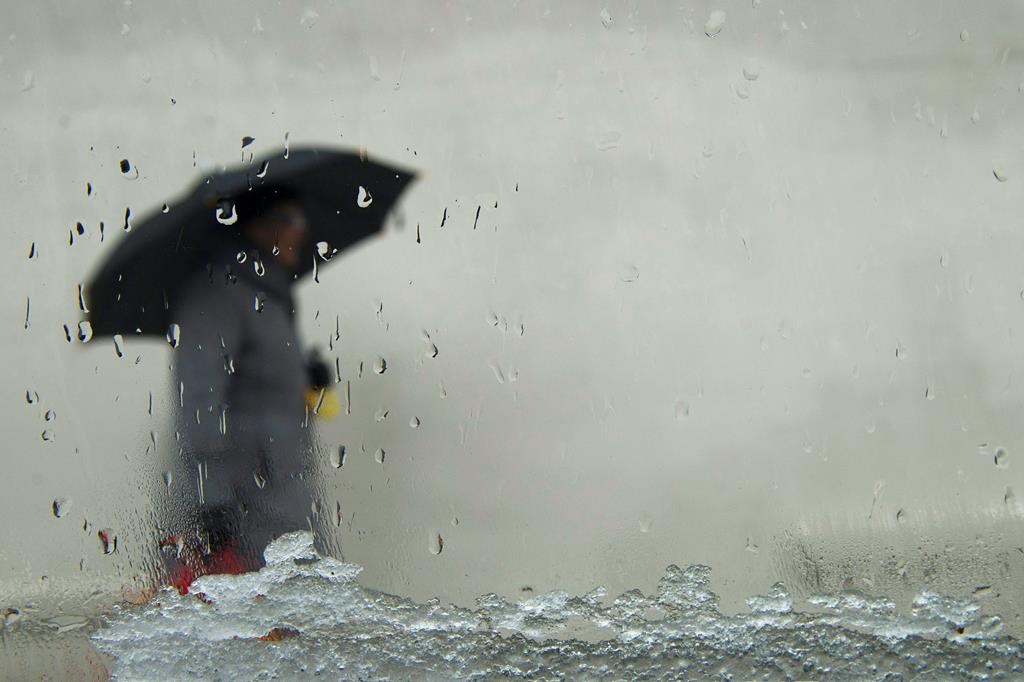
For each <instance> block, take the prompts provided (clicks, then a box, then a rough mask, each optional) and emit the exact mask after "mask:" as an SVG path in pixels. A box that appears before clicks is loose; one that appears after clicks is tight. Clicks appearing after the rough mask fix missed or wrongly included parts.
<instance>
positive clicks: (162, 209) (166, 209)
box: [160, 204, 171, 213]
mask: <svg viewBox="0 0 1024 682" xmlns="http://www.w3.org/2000/svg"><path fill="white" fill-rule="evenodd" d="M160 212H161V213H170V212H171V207H170V206H168V205H167V204H164V205H163V206H161V207H160Z"/></svg>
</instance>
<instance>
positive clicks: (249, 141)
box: [242, 135, 256, 149]
mask: <svg viewBox="0 0 1024 682" xmlns="http://www.w3.org/2000/svg"><path fill="white" fill-rule="evenodd" d="M255 141H256V138H255V137H249V136H248V135H246V136H245V137H243V138H242V149H245V148H246V147H248V146H249V145H251V144H252V143H253V142H255Z"/></svg>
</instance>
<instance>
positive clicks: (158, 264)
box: [85, 148, 415, 336]
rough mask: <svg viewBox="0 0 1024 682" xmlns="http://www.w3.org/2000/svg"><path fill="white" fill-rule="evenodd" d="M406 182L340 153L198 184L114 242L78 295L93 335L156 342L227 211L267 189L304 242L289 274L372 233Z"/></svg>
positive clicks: (239, 170) (406, 177)
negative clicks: (293, 209)
mask: <svg viewBox="0 0 1024 682" xmlns="http://www.w3.org/2000/svg"><path fill="white" fill-rule="evenodd" d="M414 177H415V176H414V174H413V173H412V172H410V171H407V170H402V169H398V168H394V167H391V166H389V165H386V164H383V163H379V162H376V161H373V160H370V159H367V158H366V156H365V155H364V154H359V153H356V152H351V151H347V150H337V149H325V148H305V149H292V150H290V151H288V150H281V151H279V152H276V153H274V154H271V155H269V156H267V157H264V158H261V159H256V160H253V161H252V162H251V163H249V164H246V165H243V166H240V167H236V168H232V169H229V170H227V171H225V172H222V173H216V174H212V175H209V176H207V177H204V178H202V179H200V180H199V182H197V183H196V185H195V186H194V187H193V189H192V191H191V192H189V193H188V194H186V195H184V196H183V197H182V198H181V199H180V200H179V201H177V202H175V203H173V204H169V205H168V206H166V207H165V208H164V209H161V210H158V211H156V212H154V213H153V214H152V215H149V216H147V217H146V218H145V219H144V220H143V221H142V222H141V223H140V224H139V225H137V226H135V227H133V228H132V229H131V231H130V232H129V233H128V234H127V235H126V236H125V237H124V238H123V239H121V240H120V241H119V242H118V243H117V245H116V247H114V249H113V251H112V252H111V253H110V254H109V256H108V257H107V259H106V260H105V261H104V262H103V263H102V264H101V266H100V268H99V270H98V271H97V272H96V274H95V275H94V276H93V277H92V279H91V280H90V281H89V282H88V284H87V286H86V290H85V293H86V300H87V301H88V303H89V314H88V319H89V322H90V324H91V325H92V331H93V334H96V335H101V336H102V335H112V334H119V333H120V334H131V333H140V334H147V335H154V334H155V335H163V334H165V333H167V330H168V326H169V325H170V323H171V322H172V320H171V319H170V317H169V310H170V304H171V302H172V301H173V300H174V296H175V293H176V291H177V288H178V286H179V285H180V283H181V282H182V281H183V280H184V279H185V278H186V277H187V276H188V275H189V274H191V273H192V272H194V271H195V270H196V269H197V268H200V267H202V266H203V265H204V264H205V263H207V262H208V259H209V258H210V257H211V256H212V253H213V251H214V249H215V245H218V244H221V243H223V238H225V237H227V236H228V235H230V234H232V233H237V229H236V228H235V227H232V226H231V225H229V223H231V222H232V221H233V220H238V219H244V218H245V216H238V215H236V214H235V210H234V202H236V201H238V202H244V201H245V198H246V197H247V196H251V194H252V193H254V192H260V191H262V190H264V189H266V188H271V187H281V188H286V189H287V190H289V193H293V194H295V195H297V198H298V201H299V203H301V205H302V207H303V210H304V211H305V214H306V219H307V222H308V225H309V239H308V241H307V243H306V246H305V249H304V253H303V254H302V267H301V268H300V270H299V272H298V273H297V274H299V275H302V274H306V273H308V272H309V271H310V270H312V269H313V267H314V259H317V258H318V259H320V261H321V263H322V262H323V261H325V260H327V259H329V258H330V257H331V256H333V255H335V254H336V253H338V252H340V251H342V250H343V249H345V248H348V247H349V246H351V245H353V244H355V243H356V242H359V241H361V240H363V239H365V238H366V237H369V236H371V235H373V234H376V233H377V232H380V231H381V230H382V229H383V226H384V219H385V218H386V217H387V214H388V212H389V211H390V210H391V208H392V207H393V206H394V204H395V202H396V201H397V200H398V198H399V196H400V195H401V194H402V192H403V191H404V190H405V188H406V187H408V185H409V183H410V182H411V181H412V180H413V178H414Z"/></svg>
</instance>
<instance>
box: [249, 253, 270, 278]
mask: <svg viewBox="0 0 1024 682" xmlns="http://www.w3.org/2000/svg"><path fill="white" fill-rule="evenodd" d="M252 269H253V271H254V272H255V273H256V275H257V277H262V276H263V275H264V274H266V272H267V269H266V268H265V267H263V259H262V258H259V257H256V258H254V259H253V261H252Z"/></svg>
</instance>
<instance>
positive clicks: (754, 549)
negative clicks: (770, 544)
mask: <svg viewBox="0 0 1024 682" xmlns="http://www.w3.org/2000/svg"><path fill="white" fill-rule="evenodd" d="M743 549H744V550H746V551H748V552H750V553H751V554H760V553H761V548H760V547H758V546H757V545H756V544H754V543H753V542H752V541H751V540H750V538H747V545H746V547H744V548H743Z"/></svg>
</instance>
